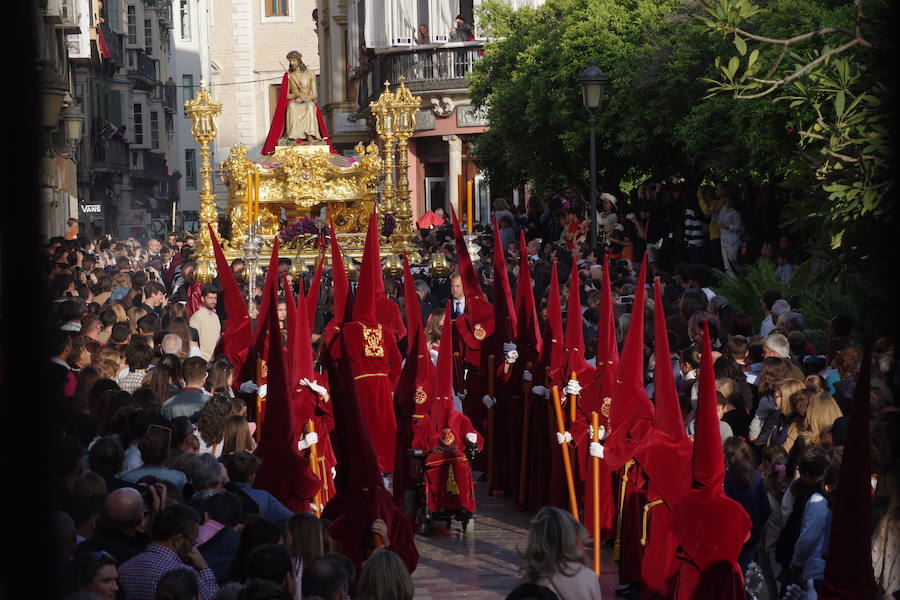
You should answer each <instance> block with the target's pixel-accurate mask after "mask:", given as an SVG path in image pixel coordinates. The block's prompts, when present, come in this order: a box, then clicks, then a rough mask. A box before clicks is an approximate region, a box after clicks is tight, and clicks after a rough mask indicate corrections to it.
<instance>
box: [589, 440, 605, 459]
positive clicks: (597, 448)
mask: <svg viewBox="0 0 900 600" xmlns="http://www.w3.org/2000/svg"><path fill="white" fill-rule="evenodd" d="M588 452H590V453H591V456H596V457H597V458H603V446H602V445H600V443H599V442H591V446H590V448H588Z"/></svg>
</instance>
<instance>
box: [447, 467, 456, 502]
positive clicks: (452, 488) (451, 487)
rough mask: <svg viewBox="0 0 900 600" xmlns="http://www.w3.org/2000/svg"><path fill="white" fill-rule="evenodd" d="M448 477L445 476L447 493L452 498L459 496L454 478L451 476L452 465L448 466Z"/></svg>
mask: <svg viewBox="0 0 900 600" xmlns="http://www.w3.org/2000/svg"><path fill="white" fill-rule="evenodd" d="M447 468H448V469H449V470H450V475H448V476H447V491H448V492H450V493H451V494H453V495H454V496H459V486H457V485H456V477H454V476H453V465H448V466H447Z"/></svg>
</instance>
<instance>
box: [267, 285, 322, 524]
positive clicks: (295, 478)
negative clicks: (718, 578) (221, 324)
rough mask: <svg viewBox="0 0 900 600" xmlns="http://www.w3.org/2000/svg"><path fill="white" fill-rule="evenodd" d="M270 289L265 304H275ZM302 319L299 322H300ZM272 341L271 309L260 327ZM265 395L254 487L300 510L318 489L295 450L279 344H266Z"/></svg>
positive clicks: (275, 317) (273, 314)
mask: <svg viewBox="0 0 900 600" xmlns="http://www.w3.org/2000/svg"><path fill="white" fill-rule="evenodd" d="M275 289H276V288H274V287H273V288H271V290H270V293H271V296H270V297H269V301H270V302H272V303H274V302H275V301H276V297H275ZM301 320H302V319H301ZM260 329H261V330H265V331H266V332H267V334H268V336H269V338H270V339H272V340H278V339H279V337H280V333H279V328H278V315H277V313H276V311H274V310H272V311H270V312H269V313H268V316H267V319H266V322H265V323H261V324H260ZM266 365H267V368H268V394H267V396H266V420H265V422H264V423H263V426H262V435H261V439H260V441H259V446H258V447H257V448H256V450H255V451H254V454H256V455H257V456H258V457H259V458H260V459H261V461H262V462H261V464H260V466H259V470H258V471H257V473H256V479H255V480H254V486H255V487H258V488H259V489H263V490H266V491H268V492H269V493H271V494H272V495H273V496H275V497H276V498H277V499H278V500H280V501H281V502H282V503H283V504H284V505H285V506H287V507H288V508H289V509H291V510H293V511H297V510H302V507H303V506H304V504H305V501H306V500H308V499H309V498H312V496H313V495H314V494H315V492H316V490H317V489H318V488H319V487H320V486H321V481H320V480H319V478H317V477H315V476H313V475H312V474H311V473H310V472H309V469H308V467H307V465H306V461H305V459H304V458H303V456H302V455H301V454H300V451H299V450H298V449H297V440H296V438H295V431H296V428H295V423H294V418H293V413H292V412H291V406H290V383H289V380H288V368H287V364H286V362H285V356H284V351H283V349H282V347H281V344H280V343H272V344H269V348H268V353H267V355H266Z"/></svg>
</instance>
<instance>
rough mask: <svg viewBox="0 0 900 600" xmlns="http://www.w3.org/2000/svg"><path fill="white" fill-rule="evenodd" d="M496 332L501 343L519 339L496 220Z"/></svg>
mask: <svg viewBox="0 0 900 600" xmlns="http://www.w3.org/2000/svg"><path fill="white" fill-rule="evenodd" d="M494 331H496V333H497V338H498V339H499V341H500V342H501V343H503V342H513V341H515V340H516V337H517V319H516V308H515V306H514V304H513V298H512V290H511V288H510V286H509V273H507V271H506V257H505V256H504V254H503V247H502V245H501V243H500V227H499V226H498V225H497V219H494Z"/></svg>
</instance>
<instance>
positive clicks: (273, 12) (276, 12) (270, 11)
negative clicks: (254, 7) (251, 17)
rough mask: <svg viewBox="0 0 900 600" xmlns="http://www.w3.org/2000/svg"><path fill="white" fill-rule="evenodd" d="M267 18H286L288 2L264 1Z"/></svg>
mask: <svg viewBox="0 0 900 600" xmlns="http://www.w3.org/2000/svg"><path fill="white" fill-rule="evenodd" d="M265 3H266V16H267V17H286V16H288V0H265Z"/></svg>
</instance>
